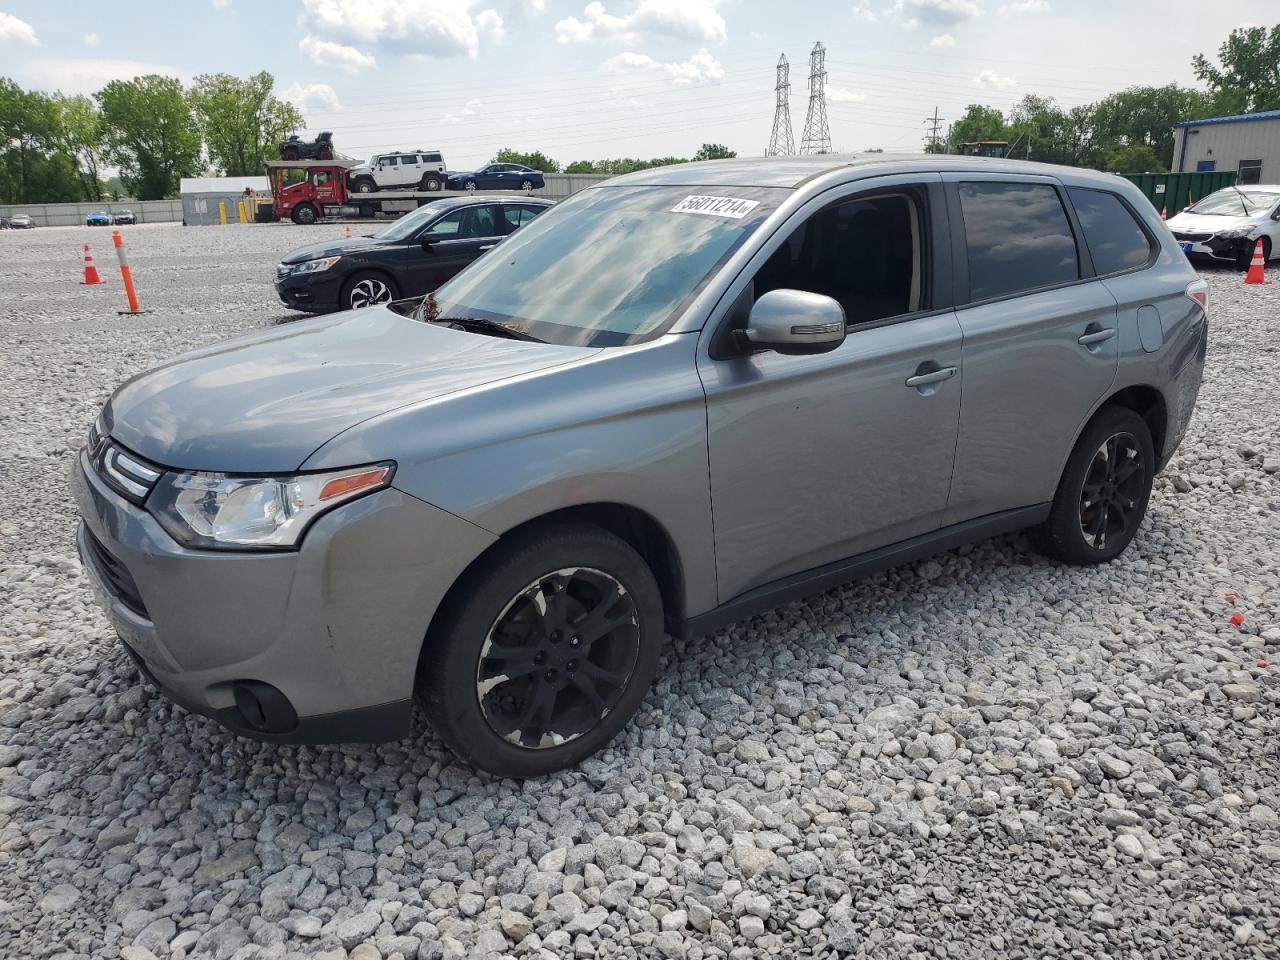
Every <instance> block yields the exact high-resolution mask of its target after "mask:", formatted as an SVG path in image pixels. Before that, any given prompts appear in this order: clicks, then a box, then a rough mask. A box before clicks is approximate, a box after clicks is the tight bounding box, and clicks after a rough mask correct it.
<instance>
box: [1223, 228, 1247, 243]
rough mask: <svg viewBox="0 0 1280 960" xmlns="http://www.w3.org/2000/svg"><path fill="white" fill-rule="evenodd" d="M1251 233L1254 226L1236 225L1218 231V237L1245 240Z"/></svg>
mask: <svg viewBox="0 0 1280 960" xmlns="http://www.w3.org/2000/svg"><path fill="white" fill-rule="evenodd" d="M1251 233H1253V227H1234V228H1233V229H1231V230H1220V231H1218V237H1219V238H1220V239H1223V240H1243V239H1244V238H1245V237H1247V236H1249V234H1251Z"/></svg>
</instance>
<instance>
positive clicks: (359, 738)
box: [120, 641, 413, 744]
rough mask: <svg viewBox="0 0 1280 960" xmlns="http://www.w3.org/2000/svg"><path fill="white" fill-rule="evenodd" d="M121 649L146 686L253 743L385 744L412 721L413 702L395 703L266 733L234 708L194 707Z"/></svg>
mask: <svg viewBox="0 0 1280 960" xmlns="http://www.w3.org/2000/svg"><path fill="white" fill-rule="evenodd" d="M120 645H121V646H122V647H124V649H125V652H126V653H128V654H129V657H130V659H131V660H133V662H134V665H135V666H136V667H137V668H138V672H139V673H141V674H142V676H143V677H144V678H146V680H147V682H148V683H150V684H151V685H152V686H153V687H155V688H156V689H157V690H159V691H160V692H161V693H162V694H164V696H165V697H167V698H168V699H169V700H172V701H173V702H174V703H176V704H177V705H178V706H180V707H182V708H184V709H186V710H189V711H191V712H192V713H195V714H199V715H200V716H202V717H208V718H209V719H210V720H213V721H215V722H216V723H218V724H219V725H221V726H223V727H226V728H227V729H228V730H230V731H231V732H232V733H235V734H238V735H240V736H242V737H249V738H250V739H253V740H262V741H265V742H267V743H283V744H324V743H385V742H387V741H390V740H400V739H402V738H403V737H406V736H408V735H409V733H410V731H411V727H412V719H413V699H412V698H408V699H405V700H394V701H392V702H391V703H379V704H375V705H374V706H371V707H360V708H358V709H355V710H340V711H338V712H336V713H323V714H318V715H316V716H312V717H301V718H299V719H298V722H297V724H296V725H295V726H294V727H293V729H291V730H288V731H286V732H284V733H268V732H266V731H263V730H257V729H255V728H254V727H253V726H252V725H250V723H249V722H248V721H247V720H246V718H245V717H244V716H243V715H242V714H241V713H240V711H239V710H238V709H237V708H236V707H222V708H215V707H209V706H207V705H204V704H200V703H195V702H193V701H191V700H190V699H189V698H187V697H184V696H182V695H181V694H179V693H177V692H175V691H174V690H173V689H172V688H171V687H168V686H166V685H165V684H164V683H162V682H161V681H160V680H158V679H157V678H156V675H155V674H154V673H152V672H151V669H150V668H149V667H148V666H147V664H146V662H145V661H144V660H143V659H142V658H141V657H140V656H138V654H137V652H136V651H134V649H133V648H132V647H130V646H129V645H128V644H127V643H125V642H124V641H121V643H120Z"/></svg>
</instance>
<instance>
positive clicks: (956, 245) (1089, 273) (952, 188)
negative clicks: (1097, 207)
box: [943, 173, 1099, 310]
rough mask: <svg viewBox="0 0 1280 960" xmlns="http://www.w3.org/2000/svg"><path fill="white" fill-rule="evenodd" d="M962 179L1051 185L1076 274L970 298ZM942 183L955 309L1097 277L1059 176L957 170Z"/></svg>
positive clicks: (1060, 287) (963, 181)
mask: <svg viewBox="0 0 1280 960" xmlns="http://www.w3.org/2000/svg"><path fill="white" fill-rule="evenodd" d="M962 183H1005V184H1034V185H1037V186H1044V187H1052V188H1053V190H1054V192H1055V193H1057V195H1058V202H1059V203H1061V204H1062V211H1063V213H1064V214H1065V215H1066V218H1067V225H1068V227H1069V229H1070V230H1071V234H1072V239H1073V240H1074V242H1075V248H1076V260H1077V262H1078V272H1079V274H1080V275H1079V276H1078V277H1077V278H1076V279H1075V280H1063V281H1061V282H1059V283H1046V284H1042V285H1040V286H1038V287H1026V288H1025V289H1022V290H1015V291H1013V292H1011V293H1002V294H1000V295H999V296H996V297H986V298H984V299H982V300H972V299H970V293H969V290H970V287H969V238H968V237H967V236H966V235H965V232H964V213H963V211H962V210H961V207H960V185H961V184H962ZM943 186H944V188H945V190H946V195H947V213H948V215H949V216H948V219H949V220H950V222H951V248H952V251H953V254H952V257H951V275H952V278H953V279H952V282H953V284H954V293H955V309H956V310H967V309H968V308H969V307H981V306H986V305H987V304H989V303H1000V302H1002V301H1004V300H1013V299H1015V298H1017V297H1029V296H1033V295H1034V294H1037V293H1047V292H1050V291H1053V290H1062V289H1065V288H1066V287H1075V286H1079V285H1080V284H1082V283H1093V282H1095V281H1096V280H1098V279H1099V277H1098V276H1097V275H1096V274H1095V273H1094V271H1093V258H1092V257H1091V256H1090V255H1089V250H1088V248H1087V247H1085V246H1084V237H1083V234H1082V231H1081V229H1080V223H1079V221H1078V220H1077V219H1076V211H1075V208H1074V207H1073V206H1072V205H1071V202H1070V198H1069V197H1067V195H1066V187H1065V186H1064V185H1063V183H1062V182H1061V181H1060V180H1057V179H1051V178H1048V177H1045V176H1043V175H1040V176H1019V175H1018V174H978V175H976V176H975V175H973V174H965V173H957V174H954V175H953V176H952V177H949V178H947V179H946V180H944V182H943Z"/></svg>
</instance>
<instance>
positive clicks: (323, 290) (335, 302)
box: [275, 267, 346, 313]
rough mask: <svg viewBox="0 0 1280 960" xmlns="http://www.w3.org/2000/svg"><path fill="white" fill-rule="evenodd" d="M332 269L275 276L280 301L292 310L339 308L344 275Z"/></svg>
mask: <svg viewBox="0 0 1280 960" xmlns="http://www.w3.org/2000/svg"><path fill="white" fill-rule="evenodd" d="M333 271H334V268H333V267H330V268H329V269H328V270H321V271H320V272H319V273H308V274H302V275H301V276H295V275H294V274H288V275H286V276H284V277H277V278H276V281H275V288H276V294H277V295H278V296H279V297H280V302H281V303H283V304H284V305H285V306H286V307H289V308H290V309H292V310H305V311H307V312H308V313H325V312H328V311H331V310H341V309H342V306H341V303H340V300H341V294H342V281H343V280H345V279H346V277H345V276H344V275H342V274H339V273H334V272H333Z"/></svg>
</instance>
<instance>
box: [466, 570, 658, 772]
mask: <svg viewBox="0 0 1280 960" xmlns="http://www.w3.org/2000/svg"><path fill="white" fill-rule="evenodd" d="M639 621H640V614H639V612H638V611H637V610H636V605H635V601H634V600H632V598H631V596H630V594H628V593H627V589H626V588H625V587H624V586H623V585H622V584H621V583H619V582H618V581H617V580H616V579H615V578H614V577H612V576H610V575H609V574H607V573H605V572H604V571H602V570H593V569H591V568H589V567H569V568H565V569H562V570H556V571H554V572H552V573H549V574H547V575H545V576H542V577H539V578H538V579H537V580H535V581H533V582H532V583H530V584H528V585H527V586H525V588H524V589H523V590H521V591H520V592H519V593H518V594H517V595H516V596H515V597H514V598H512V600H511V602H510V603H509V604H507V606H506V608H505V609H504V610H503V611H502V613H501V614H499V615H498V619H497V620H496V621H495V622H494V624H493V627H492V628H491V629H490V630H489V635H488V636H487V637H486V638H485V642H484V646H483V647H481V650H480V659H479V661H478V662H477V664H476V697H477V699H479V701H480V709H481V712H482V713H483V714H484V717H485V720H487V721H488V723H489V726H490V727H491V728H492V729H493V731H494V733H496V734H498V736H500V737H502V738H503V739H504V740H506V741H508V742H510V743H514V744H516V745H517V746H521V747H528V748H531V749H536V750H541V749H545V748H546V747H558V746H560V745H561V744H565V743H568V742H570V741H571V740H576V739H577V738H578V737H580V736H582V735H583V734H584V733H586V732H587V731H589V730H590V729H591V728H592V727H594V726H595V725H596V724H597V723H598V722H599V721H600V720H602V719H604V718H605V717H607V716H608V715H609V713H610V711H612V710H613V708H614V707H615V706H617V703H618V700H619V699H621V697H622V693H623V691H624V690H625V689H626V687H627V682H628V681H629V680H630V679H631V673H632V671H633V670H634V669H635V665H636V660H637V658H638V657H639V653H640V629H639Z"/></svg>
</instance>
